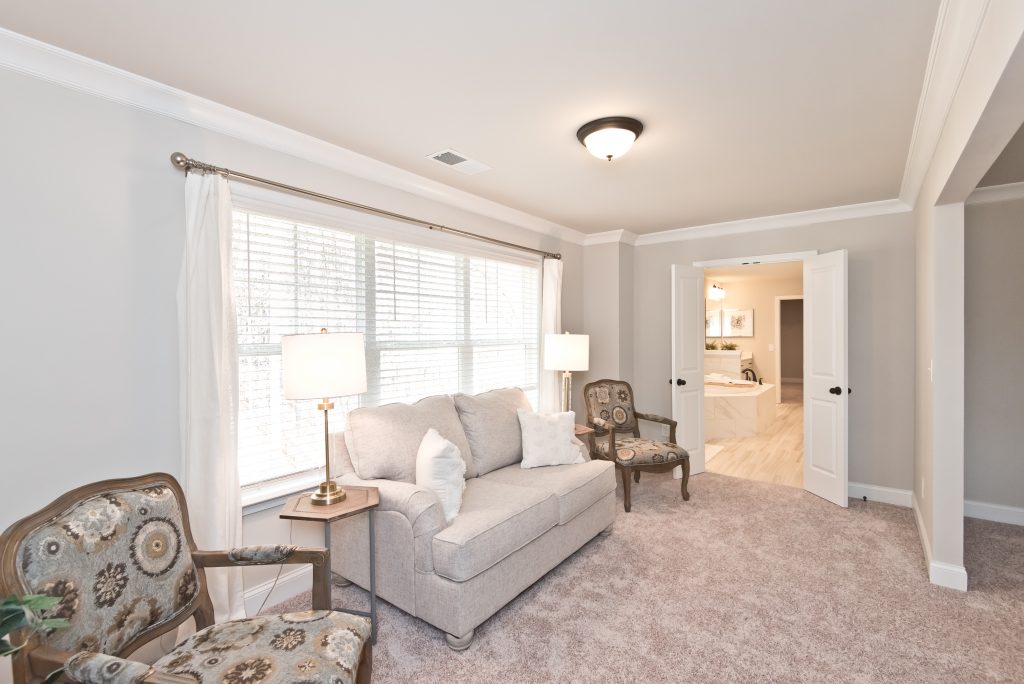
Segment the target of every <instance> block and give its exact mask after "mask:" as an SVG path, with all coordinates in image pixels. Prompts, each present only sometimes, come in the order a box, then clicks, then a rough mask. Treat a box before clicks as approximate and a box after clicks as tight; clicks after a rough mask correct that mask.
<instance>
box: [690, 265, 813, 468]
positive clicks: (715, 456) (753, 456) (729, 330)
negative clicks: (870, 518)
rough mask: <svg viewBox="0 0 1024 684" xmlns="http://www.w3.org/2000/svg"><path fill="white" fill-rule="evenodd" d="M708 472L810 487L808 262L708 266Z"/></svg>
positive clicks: (705, 425)
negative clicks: (806, 470)
mask: <svg viewBox="0 0 1024 684" xmlns="http://www.w3.org/2000/svg"><path fill="white" fill-rule="evenodd" d="M704 278H705V287H706V291H707V294H708V297H707V298H706V300H705V328H706V335H707V338H706V340H705V352H704V431H705V435H704V436H705V446H704V454H705V464H706V468H707V470H708V472H713V473H719V474H721V475H730V476H732V477H740V478H743V479H749V480H758V481H761V482H771V483H774V484H782V485H787V486H791V487H802V486H803V427H804V425H803V263H802V262H801V261H788V262H780V263H771V264H748V265H742V266H726V267H716V268H707V269H705V271H704Z"/></svg>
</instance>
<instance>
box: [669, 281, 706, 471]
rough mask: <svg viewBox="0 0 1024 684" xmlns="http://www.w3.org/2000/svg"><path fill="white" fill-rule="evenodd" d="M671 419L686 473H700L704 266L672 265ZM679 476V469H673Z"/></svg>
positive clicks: (701, 448) (702, 422)
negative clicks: (687, 458) (687, 457)
mask: <svg viewBox="0 0 1024 684" xmlns="http://www.w3.org/2000/svg"><path fill="white" fill-rule="evenodd" d="M670 382H671V383H672V418H674V419H675V420H676V421H677V422H678V423H679V425H678V426H677V427H676V442H678V443H679V446H681V447H683V448H684V449H686V451H687V452H689V454H690V474H696V473H703V472H704V269H703V268H697V267H695V266H681V265H678V264H676V265H673V266H672V378H671V380H670ZM673 475H674V476H675V477H677V478H679V477H682V471H681V469H680V468H676V469H675V470H674V471H673Z"/></svg>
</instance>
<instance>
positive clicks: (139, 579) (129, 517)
mask: <svg viewBox="0 0 1024 684" xmlns="http://www.w3.org/2000/svg"><path fill="white" fill-rule="evenodd" d="M18 572H19V578H20V580H21V582H22V584H23V585H24V587H25V589H27V590H28V592H31V593H35V594H46V595H47V596H54V597H57V598H59V599H60V603H58V604H57V605H56V606H55V607H54V608H52V609H50V610H49V611H47V615H46V616H47V617H62V618H67V619H68V621H69V626H68V627H67V628H65V629H59V630H56V631H53V632H50V633H49V634H46V635H44V636H43V637H42V641H43V643H45V644H46V645H47V646H51V647H53V648H57V649H60V650H63V651H69V652H71V653H75V652H77V651H94V652H97V653H116V652H117V651H119V650H120V649H121V648H122V647H123V646H124V645H126V644H127V643H128V642H130V641H131V640H132V639H134V638H136V637H137V636H139V635H140V634H141V633H142V632H144V631H146V630H147V629H149V628H151V627H153V626H155V625H159V624H161V623H163V622H167V621H168V620H171V619H173V618H174V617H175V616H177V615H178V614H179V613H181V612H182V611H184V610H186V609H188V608H189V605H190V604H191V603H192V601H193V600H194V599H195V598H196V596H197V595H198V593H199V586H198V583H197V580H196V569H195V566H194V565H193V564H192V554H191V551H190V549H189V547H188V541H187V540H186V538H185V533H184V531H183V526H182V515H181V508H180V506H179V502H178V500H177V497H176V496H175V494H174V491H173V490H172V489H171V488H170V487H168V486H163V485H154V486H149V487H145V488H143V489H125V490H114V491H109V492H106V493H103V494H100V495H98V496H94V497H91V498H89V499H85V500H84V501H80V502H78V503H77V504H75V505H74V506H72V507H71V508H69V509H67V510H66V511H64V512H63V513H61V514H59V515H57V516H56V517H54V518H53V519H51V520H49V521H47V522H46V523H43V524H42V525H40V526H39V527H38V528H36V529H35V530H33V531H32V532H31V533H29V534H28V535H27V536H26V537H25V540H24V541H23V542H22V543H21V546H20V547H19V548H18Z"/></svg>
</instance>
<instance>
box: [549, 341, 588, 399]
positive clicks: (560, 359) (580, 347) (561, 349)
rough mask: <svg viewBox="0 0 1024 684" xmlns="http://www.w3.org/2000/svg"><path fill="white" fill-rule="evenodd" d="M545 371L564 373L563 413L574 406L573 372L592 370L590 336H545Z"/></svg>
mask: <svg viewBox="0 0 1024 684" xmlns="http://www.w3.org/2000/svg"><path fill="white" fill-rule="evenodd" d="M544 370H553V371H562V412H563V413H564V412H566V411H568V410H570V406H571V405H572V372H573V371H585V370H590V335H570V334H569V333H564V334H562V335H557V334H554V333H548V334H547V335H544Z"/></svg>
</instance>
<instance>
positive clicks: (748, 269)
mask: <svg viewBox="0 0 1024 684" xmlns="http://www.w3.org/2000/svg"><path fill="white" fill-rule="evenodd" d="M803 275H804V262H802V261H784V262H781V263H773V264H749V265H747V266H726V267H722V268H705V269H704V279H705V280H712V281H714V282H716V283H735V282H738V281H741V280H787V279H791V278H803Z"/></svg>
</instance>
